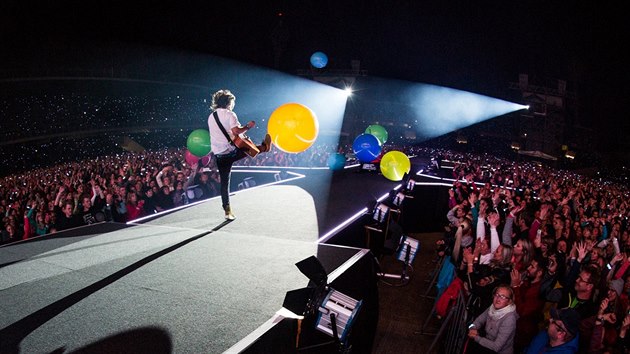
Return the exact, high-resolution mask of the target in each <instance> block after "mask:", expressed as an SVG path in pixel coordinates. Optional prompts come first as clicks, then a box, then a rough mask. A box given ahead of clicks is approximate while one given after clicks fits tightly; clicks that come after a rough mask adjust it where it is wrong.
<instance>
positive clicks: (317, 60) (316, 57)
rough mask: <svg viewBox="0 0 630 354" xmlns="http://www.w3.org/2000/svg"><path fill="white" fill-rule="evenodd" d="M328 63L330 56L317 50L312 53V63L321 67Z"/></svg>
mask: <svg viewBox="0 0 630 354" xmlns="http://www.w3.org/2000/svg"><path fill="white" fill-rule="evenodd" d="M326 64H328V56H327V55H326V54H324V53H322V52H315V53H313V55H311V65H313V66H314V67H316V68H318V69H321V68H323V67H325V66H326Z"/></svg>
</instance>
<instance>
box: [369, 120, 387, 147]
mask: <svg viewBox="0 0 630 354" xmlns="http://www.w3.org/2000/svg"><path fill="white" fill-rule="evenodd" d="M365 133H366V134H372V135H374V136H375V137H376V139H378V143H379V144H381V145H383V144H385V143H386V142H387V130H385V128H383V127H382V126H380V125H378V124H372V125H369V126H368V127H367V129H365Z"/></svg>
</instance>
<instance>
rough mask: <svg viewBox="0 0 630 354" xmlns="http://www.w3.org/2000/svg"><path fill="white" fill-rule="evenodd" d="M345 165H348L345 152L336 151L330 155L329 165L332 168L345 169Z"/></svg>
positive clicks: (334, 169)
mask: <svg viewBox="0 0 630 354" xmlns="http://www.w3.org/2000/svg"><path fill="white" fill-rule="evenodd" d="M344 166H346V157H345V156H344V155H343V154H340V153H336V154H332V155H330V156H329V157H328V167H329V168H330V169H331V170H333V171H338V170H343V168H344Z"/></svg>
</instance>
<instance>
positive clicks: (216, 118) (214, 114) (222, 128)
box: [212, 111, 234, 146]
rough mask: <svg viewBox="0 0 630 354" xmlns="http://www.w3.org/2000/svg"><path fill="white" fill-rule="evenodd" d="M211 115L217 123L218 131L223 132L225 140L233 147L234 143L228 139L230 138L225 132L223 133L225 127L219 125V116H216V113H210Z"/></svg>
mask: <svg viewBox="0 0 630 354" xmlns="http://www.w3.org/2000/svg"><path fill="white" fill-rule="evenodd" d="M212 115H213V116H214V120H216V121H217V125H218V126H219V129H221V131H222V132H223V135H225V138H226V139H227V140H228V141H229V142H230V144H231V145H233V146H234V142H233V141H232V139H230V136H229V135H228V133H227V131H225V127H223V124H221V121H220V120H219V115H218V114H217V111H214V112H212Z"/></svg>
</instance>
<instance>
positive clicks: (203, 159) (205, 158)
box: [201, 155, 210, 167]
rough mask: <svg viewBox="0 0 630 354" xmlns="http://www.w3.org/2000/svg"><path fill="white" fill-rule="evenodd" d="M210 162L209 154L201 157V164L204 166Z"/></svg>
mask: <svg viewBox="0 0 630 354" xmlns="http://www.w3.org/2000/svg"><path fill="white" fill-rule="evenodd" d="M209 163H210V156H208V155H206V156H203V157H202V158H201V166H203V167H206V166H208V164H209Z"/></svg>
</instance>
